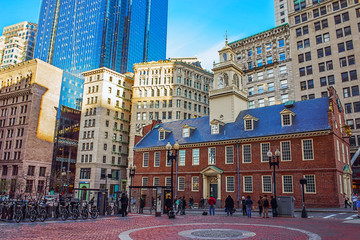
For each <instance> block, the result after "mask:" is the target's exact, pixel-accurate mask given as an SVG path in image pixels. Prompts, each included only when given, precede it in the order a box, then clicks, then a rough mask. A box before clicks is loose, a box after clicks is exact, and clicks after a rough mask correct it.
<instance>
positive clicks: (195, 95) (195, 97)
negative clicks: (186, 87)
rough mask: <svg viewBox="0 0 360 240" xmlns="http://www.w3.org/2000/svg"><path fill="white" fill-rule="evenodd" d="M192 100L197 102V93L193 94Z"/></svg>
mask: <svg viewBox="0 0 360 240" xmlns="http://www.w3.org/2000/svg"><path fill="white" fill-rule="evenodd" d="M194 100H195V101H197V93H195V94H194Z"/></svg>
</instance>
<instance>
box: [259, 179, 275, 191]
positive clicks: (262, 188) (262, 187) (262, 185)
mask: <svg viewBox="0 0 360 240" xmlns="http://www.w3.org/2000/svg"><path fill="white" fill-rule="evenodd" d="M264 177H270V191H265V190H264ZM272 181H273V180H272V176H271V175H263V176H261V190H262V192H263V193H272V186H273V183H272Z"/></svg>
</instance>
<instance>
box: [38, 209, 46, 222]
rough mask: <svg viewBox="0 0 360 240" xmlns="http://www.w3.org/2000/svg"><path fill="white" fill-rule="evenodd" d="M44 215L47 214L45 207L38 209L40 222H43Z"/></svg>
mask: <svg viewBox="0 0 360 240" xmlns="http://www.w3.org/2000/svg"><path fill="white" fill-rule="evenodd" d="M46 215H47V212H46V210H45V209H43V210H41V211H40V215H39V218H40V221H41V222H44V221H45V220H46Z"/></svg>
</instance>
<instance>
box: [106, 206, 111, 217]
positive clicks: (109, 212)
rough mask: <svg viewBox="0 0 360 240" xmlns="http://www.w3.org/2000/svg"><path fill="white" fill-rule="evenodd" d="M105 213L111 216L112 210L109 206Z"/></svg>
mask: <svg viewBox="0 0 360 240" xmlns="http://www.w3.org/2000/svg"><path fill="white" fill-rule="evenodd" d="M106 213H107V215H111V214H112V208H111V206H107V208H106Z"/></svg>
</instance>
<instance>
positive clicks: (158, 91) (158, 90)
mask: <svg viewBox="0 0 360 240" xmlns="http://www.w3.org/2000/svg"><path fill="white" fill-rule="evenodd" d="M156 95H157V96H158V97H160V89H157V90H156Z"/></svg>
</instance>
